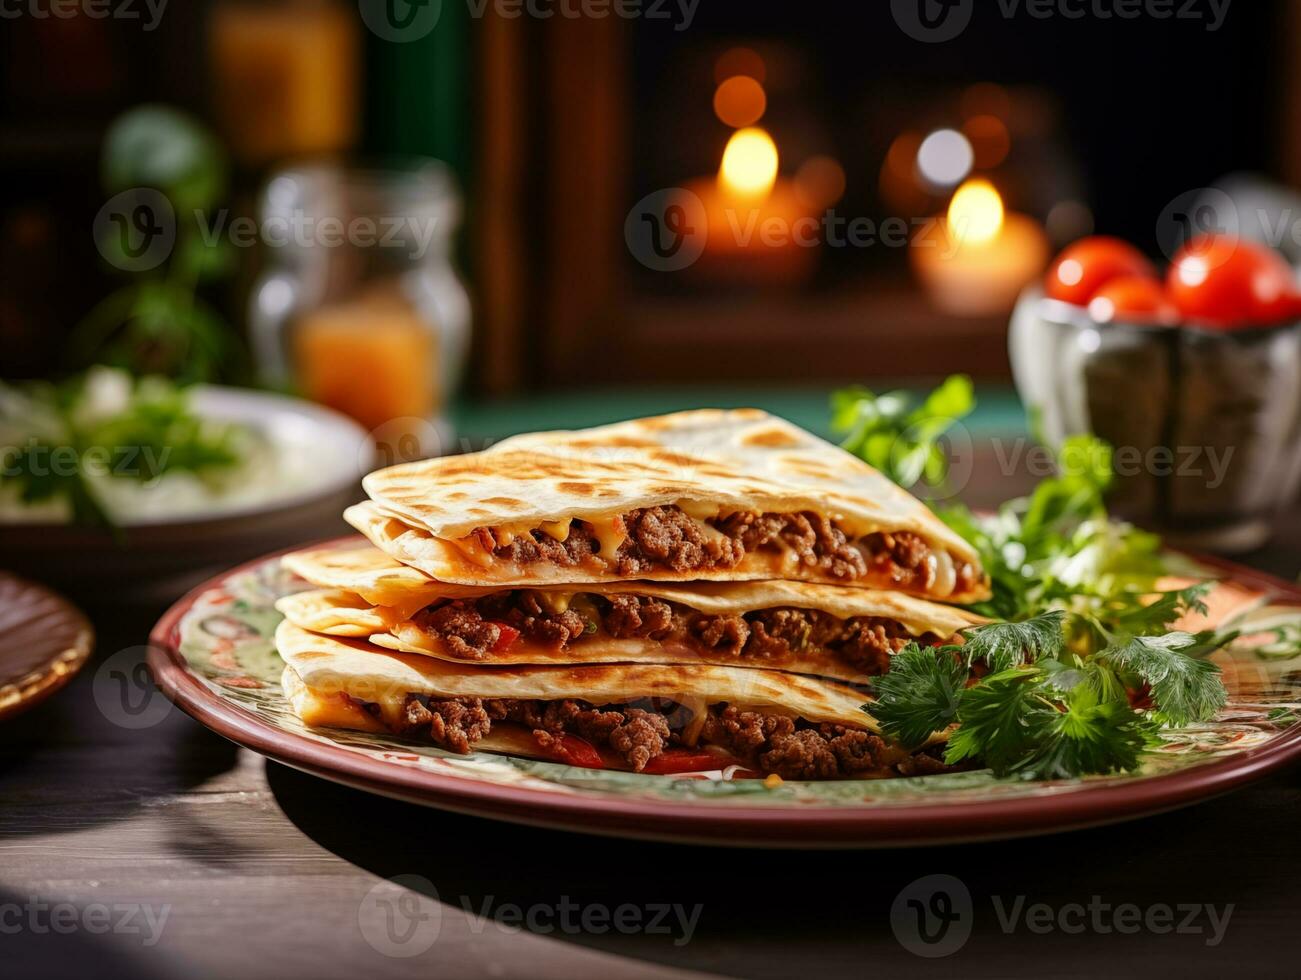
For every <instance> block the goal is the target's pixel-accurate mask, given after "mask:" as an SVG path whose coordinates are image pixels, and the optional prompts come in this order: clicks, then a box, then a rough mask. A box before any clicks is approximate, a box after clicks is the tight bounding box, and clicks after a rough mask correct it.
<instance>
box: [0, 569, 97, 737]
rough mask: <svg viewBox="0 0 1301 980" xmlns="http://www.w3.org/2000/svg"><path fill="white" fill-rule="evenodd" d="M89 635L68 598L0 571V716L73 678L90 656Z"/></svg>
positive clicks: (23, 707) (28, 704)
mask: <svg viewBox="0 0 1301 980" xmlns="http://www.w3.org/2000/svg"><path fill="white" fill-rule="evenodd" d="M93 635H94V634H93V633H92V632H91V628H90V623H89V622H87V620H86V617H85V616H83V615H82V614H81V612H80V610H78V609H77V607H76V606H74V605H73V604H72V603H70V602H68V600H67V599H65V598H63V597H62V596H61V595H59V594H58V593H55V592H51V591H50V590H49V589H47V588H45V587H44V586H43V585H37V584H36V583H35V582H28V581H27V580H26V579H21V578H19V577H18V576H17V575H10V574H9V573H8V572H0V719H3V718H8V717H10V716H11V715H16V714H18V713H19V712H20V711H26V710H27V709H28V708H30V707H31V706H32V705H34V704H36V703H37V702H39V701H42V700H44V699H45V698H47V697H49V696H50V695H51V694H53V693H54V692H55V691H57V690H58V689H59V688H61V687H63V685H64V684H66V683H68V681H70V680H72V678H73V677H75V676H76V673H77V671H79V670H81V668H82V665H83V664H85V662H86V658H88V657H89V656H90V650H91V647H92V646H93Z"/></svg>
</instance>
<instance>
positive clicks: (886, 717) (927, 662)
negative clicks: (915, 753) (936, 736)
mask: <svg viewBox="0 0 1301 980" xmlns="http://www.w3.org/2000/svg"><path fill="white" fill-rule="evenodd" d="M968 672H969V671H968V668H967V667H966V666H965V665H964V664H963V663H962V662H961V660H959V659H958V658H957V657H954V656H952V655H946V652H945V651H942V652H941V653H940V654H939V655H937V654H936V652H935V650H933V649H922V648H921V647H919V646H917V644H915V643H910V644H908V645H907V646H906V647H904V648H903V649H902V650H900V651H899V652H898V653H896V654H895V655H894V656H893V657H892V658H891V660H890V670H889V671H888V672H887V673H885V674H882V675H881V676H880V677H877V678H875V679H874V680H873V682H872V693H873V694H874V695H875V696H876V698H877V703H876V704H867V705H864V706H863V708H864V710H866V711H870V712H871V713H872V714H873V715H874V716H875V718H876V720H877V721H879V722H880V723H881V730H882V731H883V732H885V734H887V735H889V736H890V737H891V738H893V739H894V740H895V741H897V742H899V743H900V744H901V745H906V746H908V747H909V748H913V747H916V746H918V745H921V744H923V743H924V742H925V741H926V740H927V739H928V738H930V737H931V734H932V733H934V732H939V731H943V730H944V729H945V728H947V727H948V725H949V723H950V722H951V721H953V719H954V718H955V717H956V716H957V713H958V698H959V696H960V695H961V693H962V686H963V684H964V683H965V681H966V679H967V674H968Z"/></svg>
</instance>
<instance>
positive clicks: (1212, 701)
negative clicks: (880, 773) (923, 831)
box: [863, 606, 1234, 779]
mask: <svg viewBox="0 0 1301 980" xmlns="http://www.w3.org/2000/svg"><path fill="white" fill-rule="evenodd" d="M1183 611H1184V609H1183V607H1180V606H1176V607H1172V609H1171V612H1172V614H1174V615H1181V614H1182V613H1183ZM1065 622H1066V620H1065V616H1064V614H1063V613H1062V612H1061V611H1050V612H1047V613H1042V614H1040V615H1039V616H1036V617H1033V618H1032V619H1029V620H1026V621H1024V622H1020V623H991V624H989V625H986V626H978V627H975V628H973V629H970V630H966V631H964V636H965V642H964V643H963V644H961V645H948V646H941V647H932V648H923V647H919V646H917V645H916V644H915V643H914V644H910V645H909V646H908V647H906V648H905V649H903V650H901V651H900V652H899V653H897V654H896V655H895V657H894V658H893V660H892V661H891V666H890V670H889V671H888V672H887V673H886V674H884V675H882V676H881V677H879V678H876V679H875V680H874V681H873V683H872V693H873V695H874V697H875V698H876V700H875V701H874V702H869V703H868V704H865V705H863V710H865V711H867V712H868V713H870V714H871V715H873V716H874V717H875V718H876V720H877V721H878V722H879V723H880V725H881V730H882V731H883V732H884V733H885V734H886V735H887V736H889V737H890V738H892V739H894V740H895V741H897V742H899V743H900V744H902V745H905V746H907V747H909V748H917V747H919V746H921V745H924V744H926V743H927V742H928V741H930V740H931V739H932V738H933V737H935V736H936V735H937V734H941V733H944V732H946V731H948V736H949V737H948V744H947V747H946V750H945V756H944V759H945V762H947V763H949V764H950V765H952V764H956V763H959V762H964V761H968V760H977V761H979V762H981V763H983V764H984V765H986V766H988V767H989V768H990V769H992V770H993V771H994V773H995V774H996V775H1000V776H1012V775H1015V776H1021V777H1024V778H1035V779H1056V778H1065V777H1067V776H1081V775H1088V774H1094V773H1097V774H1103V773H1110V772H1118V771H1124V770H1129V769H1133V768H1135V767H1136V766H1137V765H1138V757H1139V753H1140V752H1141V751H1142V750H1143V748H1144V747H1145V746H1147V745H1149V744H1153V743H1154V741H1155V740H1156V739H1157V738H1158V732H1159V729H1160V726H1161V725H1162V724H1169V725H1186V724H1189V723H1192V722H1199V721H1207V720H1209V719H1210V718H1211V717H1213V716H1214V715H1215V713H1216V712H1217V711H1219V710H1220V709H1221V708H1222V707H1224V703H1225V692H1224V685H1223V684H1222V683H1221V682H1220V676H1219V674H1220V669H1219V667H1217V666H1216V665H1215V664H1213V663H1211V662H1210V661H1209V660H1206V659H1204V657H1205V655H1206V654H1207V653H1208V652H1209V651H1211V650H1213V649H1215V648H1217V647H1218V646H1220V645H1222V644H1223V643H1225V642H1227V641H1228V640H1229V639H1232V637H1233V635H1234V634H1216V633H1214V632H1213V631H1207V632H1205V633H1199V634H1192V633H1184V632H1178V631H1175V632H1168V633H1165V634H1163V635H1161V636H1136V637H1127V638H1124V639H1120V640H1117V641H1116V642H1115V643H1114V644H1113V645H1111V646H1108V647H1107V648H1105V649H1104V650H1102V651H1101V652H1099V653H1097V654H1090V655H1081V654H1078V653H1074V652H1072V651H1071V650H1070V649H1069V648H1068V647H1067V644H1066V634H1065ZM987 671H988V672H987ZM950 729H952V730H951V731H949V730H950Z"/></svg>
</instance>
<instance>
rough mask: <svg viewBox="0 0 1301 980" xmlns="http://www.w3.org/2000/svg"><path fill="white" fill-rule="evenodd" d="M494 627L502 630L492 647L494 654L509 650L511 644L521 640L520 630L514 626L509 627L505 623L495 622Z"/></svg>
mask: <svg viewBox="0 0 1301 980" xmlns="http://www.w3.org/2000/svg"><path fill="white" fill-rule="evenodd" d="M492 625H493V626H495V627H497V629H498V630H500V632H499V633H498V634H497V642H496V643H494V644H493V645H492V652H493V653H501V652H502V651H503V650H509V649H510V646H511V644H512V643H514V642H515V641H516V640H518V639H519V630H517V629H516V628H515V627H514V626H507V625H506V624H505V623H498V622H494V623H493V624H492Z"/></svg>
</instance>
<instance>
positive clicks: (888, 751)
mask: <svg viewBox="0 0 1301 980" xmlns="http://www.w3.org/2000/svg"><path fill="white" fill-rule="evenodd" d="M276 645H277V647H278V649H279V650H280V654H281V656H282V657H283V658H284V660H285V663H286V667H285V671H284V677H283V685H284V690H285V694H286V697H287V698H288V699H289V702H290V704H291V705H292V707H293V709H294V711H295V713H296V714H297V715H298V717H299V718H300V719H301V720H302V721H303V722H304V723H305V724H307V725H310V726H314V727H335V728H350V729H359V730H364V731H387V732H391V733H394V734H397V735H402V736H405V737H409V738H415V739H419V740H421V741H426V742H432V743H433V744H435V745H438V746H440V747H442V748H445V749H448V750H451V751H454V752H461V753H466V752H470V751H473V750H477V749H482V750H487V751H498V752H509V753H512V754H520V755H526V756H532V757H540V758H549V759H555V760H559V761H563V762H568V763H570V764H573V765H579V766H585V767H588V768H597V769H600V768H619V769H631V770H634V771H637V772H649V773H671V772H686V771H699V770H706V769H722V768H726V767H727V766H731V765H739V766H743V767H745V768H746V769H748V770H752V771H754V772H756V773H760V774H764V773H775V774H777V775H779V776H781V777H783V778H788V779H829V778H845V777H853V778H871V777H884V776H894V775H901V774H908V775H911V774H918V773H923V772H932V771H941V770H942V769H943V768H944V767H943V765H942V763H940V762H939V761H938V759H937V757H936V756H935V755H933V754H931V753H929V752H927V751H926V750H923V751H921V752H920V753H916V754H913V753H909V752H908V751H906V750H904V749H901V748H899V747H898V746H895V745H892V744H890V743H888V742H887V741H886V740H885V739H883V738H882V737H881V736H880V735H879V734H878V726H877V723H876V721H875V720H874V719H873V718H872V717H871V715H870V714H868V713H867V712H866V711H864V710H862V705H863V702H864V700H865V698H864V695H863V694H861V693H859V692H858V691H856V690H854V689H853V688H850V687H847V686H844V685H841V684H837V683H835V682H833V681H825V680H819V679H815V678H809V677H800V676H798V675H795V674H786V673H782V672H779V671H770V670H747V669H740V668H735V667H718V666H712V665H681V666H675V667H671V668H666V667H662V666H651V665H645V664H603V665H588V666H563V667H559V666H549V667H517V668H512V667H478V666H473V665H469V664H460V663H451V662H448V661H445V660H438V659H435V658H432V657H422V656H417V655H410V654H402V653H394V652H390V651H386V650H383V649H381V648H378V647H375V646H372V645H370V644H367V643H365V642H364V641H361V640H348V639H341V638H338V637H329V636H322V635H320V634H317V633H310V632H307V631H306V630H302V629H299V628H298V627H296V626H294V625H293V624H292V623H290V622H288V621H287V620H286V621H285V622H283V623H281V624H280V627H279V629H278V630H277V632H276ZM932 741H933V742H936V741H937V740H932Z"/></svg>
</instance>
